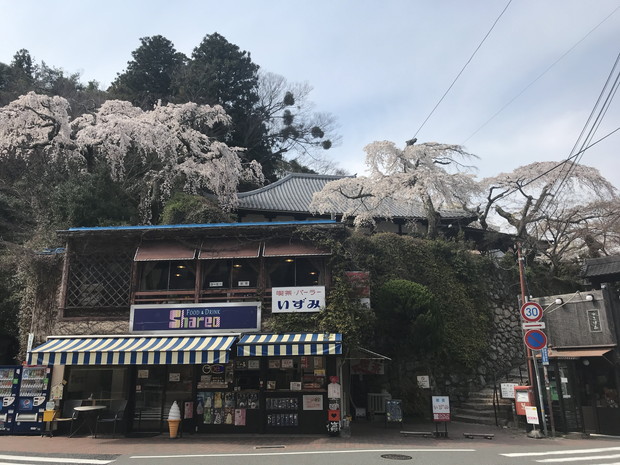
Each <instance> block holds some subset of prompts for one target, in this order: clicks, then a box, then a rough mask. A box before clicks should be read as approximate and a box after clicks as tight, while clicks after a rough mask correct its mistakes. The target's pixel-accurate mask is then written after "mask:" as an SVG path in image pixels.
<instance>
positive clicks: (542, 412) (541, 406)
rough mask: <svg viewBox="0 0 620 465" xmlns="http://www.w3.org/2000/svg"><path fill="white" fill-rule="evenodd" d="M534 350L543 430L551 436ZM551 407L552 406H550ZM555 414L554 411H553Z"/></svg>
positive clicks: (533, 357) (546, 434)
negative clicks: (548, 429)
mask: <svg viewBox="0 0 620 465" xmlns="http://www.w3.org/2000/svg"><path fill="white" fill-rule="evenodd" d="M531 352H532V359H533V360H532V362H533V364H534V374H535V376H536V390H537V391H538V402H539V404H540V416H541V417H542V424H543V431H544V433H545V436H549V431H547V419H546V418H545V402H544V401H543V395H542V389H541V386H540V374H539V373H538V363H536V359H535V356H534V352H533V351H531ZM549 408H551V406H549ZM551 414H552V415H553V411H551Z"/></svg>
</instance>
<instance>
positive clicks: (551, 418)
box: [541, 357, 555, 438]
mask: <svg viewBox="0 0 620 465" xmlns="http://www.w3.org/2000/svg"><path fill="white" fill-rule="evenodd" d="M541 358H542V357H541ZM543 377H544V380H545V391H547V405H548V406H549V422H550V423H551V437H553V438H554V437H555V419H554V418H553V407H552V405H553V404H552V403H551V386H550V385H549V373H548V371H547V366H546V365H543Z"/></svg>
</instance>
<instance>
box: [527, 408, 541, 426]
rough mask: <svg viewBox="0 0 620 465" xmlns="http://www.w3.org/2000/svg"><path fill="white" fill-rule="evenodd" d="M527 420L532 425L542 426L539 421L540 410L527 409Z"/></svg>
mask: <svg viewBox="0 0 620 465" xmlns="http://www.w3.org/2000/svg"><path fill="white" fill-rule="evenodd" d="M525 419H526V421H527V422H528V424H530V425H538V424H540V423H539V421H538V409H537V408H536V407H525Z"/></svg>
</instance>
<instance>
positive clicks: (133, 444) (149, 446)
mask: <svg viewBox="0 0 620 465" xmlns="http://www.w3.org/2000/svg"><path fill="white" fill-rule="evenodd" d="M438 430H439V431H440V432H443V431H444V424H439V425H438ZM401 431H413V432H431V433H433V432H434V431H435V424H433V423H431V422H426V423H405V424H403V425H400V424H396V423H394V424H387V425H385V424H384V423H382V422H368V421H361V422H353V423H352V424H351V437H348V438H347V437H343V436H336V437H331V436H328V435H327V434H325V435H287V434H280V435H253V434H252V435H248V434H234V435H232V434H221V435H215V434H185V436H184V437H182V438H177V439H170V438H169V437H168V434H161V435H158V436H154V437H145V438H125V437H116V438H112V437H110V436H103V437H98V438H92V437H83V436H82V437H74V438H69V437H67V436H54V437H52V438H49V437H41V436H0V451H2V452H29V453H32V454H56V453H64V454H67V453H72V454H85V455H97V454H134V455H158V454H193V453H195V454H205V453H218V454H220V453H221V454H226V453H256V452H257V451H260V450H262V451H263V452H266V453H269V452H274V453H275V452H278V451H282V449H285V450H286V451H310V450H312V451H315V450H354V449H385V448H393V449H406V448H462V447H478V448H479V447H482V446H484V445H489V446H490V445H492V444H495V445H502V444H505V445H513V446H519V445H523V444H528V443H529V444H532V445H533V444H543V443H547V444H549V441H562V445H563V446H564V445H568V444H567V443H566V441H568V442H570V443H571V444H573V445H574V444H575V443H577V442H581V443H582V442H583V441H586V442H589V443H590V444H591V443H593V442H599V441H600V440H603V439H604V438H598V440H597V439H593V438H591V439H583V438H582V437H581V436H580V435H571V436H569V437H567V438H563V437H557V438H545V439H531V438H528V437H527V435H526V433H525V431H523V430H521V429H511V428H498V427H496V426H485V425H475V424H468V423H458V422H450V423H448V437H447V438H444V437H439V438H435V437H418V436H413V435H403V434H401ZM463 433H479V434H493V435H494V437H493V439H484V438H483V437H482V438H479V437H477V438H475V439H468V438H466V437H464V435H463ZM616 440H618V439H617V438H616ZM558 445H559V444H558Z"/></svg>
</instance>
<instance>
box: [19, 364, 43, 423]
mask: <svg viewBox="0 0 620 465" xmlns="http://www.w3.org/2000/svg"><path fill="white" fill-rule="evenodd" d="M50 373H51V370H50V369H49V368H48V367H46V366H24V367H21V377H20V379H19V394H18V397H17V405H16V406H15V420H14V424H13V434H41V432H42V431H44V430H45V423H44V422H43V412H44V411H45V401H46V399H47V395H48V393H49V386H50Z"/></svg>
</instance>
